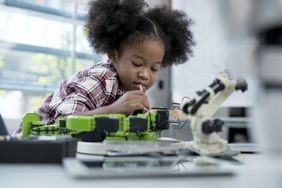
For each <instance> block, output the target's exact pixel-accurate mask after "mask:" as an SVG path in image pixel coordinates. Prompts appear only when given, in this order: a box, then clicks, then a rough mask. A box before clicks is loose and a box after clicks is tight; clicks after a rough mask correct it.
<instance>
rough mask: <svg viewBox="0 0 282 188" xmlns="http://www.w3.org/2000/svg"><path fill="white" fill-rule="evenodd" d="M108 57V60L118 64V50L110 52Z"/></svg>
mask: <svg viewBox="0 0 282 188" xmlns="http://www.w3.org/2000/svg"><path fill="white" fill-rule="evenodd" d="M107 55H108V58H109V60H110V61H111V62H113V63H117V59H118V54H117V51H116V50H112V51H110V52H108V53H107Z"/></svg>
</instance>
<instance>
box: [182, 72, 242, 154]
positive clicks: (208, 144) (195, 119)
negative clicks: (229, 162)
mask: <svg viewBox="0 0 282 188" xmlns="http://www.w3.org/2000/svg"><path fill="white" fill-rule="evenodd" d="M235 90H241V91H242V92H244V91H246V90H247V83H246V81H245V80H244V79H236V80H235V79H232V78H230V76H229V75H228V74H227V73H226V72H222V73H220V74H219V75H218V77H217V78H216V79H215V80H214V81H213V82H212V83H211V84H210V85H209V86H208V87H207V88H205V89H204V90H202V91H200V92H197V94H198V96H197V97H195V98H194V99H192V100H190V101H188V102H185V103H183V104H182V105H181V109H182V111H183V112H184V113H186V114H188V115H190V119H191V129H192V134H193V137H194V138H193V141H192V147H193V148H194V149H196V150H197V151H199V152H200V153H202V154H206V155H214V154H218V153H221V152H223V151H225V150H226V146H227V141H226V140H224V139H222V138H220V137H219V135H218V132H220V131H221V127H222V125H223V122H222V121H221V120H219V119H214V120H211V118H212V116H213V115H214V114H215V112H216V111H217V110H218V108H219V107H220V105H221V104H222V103H223V102H224V101H225V100H226V98H227V97H229V96H230V95H231V93H232V92H234V91H235Z"/></svg>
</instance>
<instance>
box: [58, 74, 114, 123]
mask: <svg viewBox="0 0 282 188" xmlns="http://www.w3.org/2000/svg"><path fill="white" fill-rule="evenodd" d="M116 92H117V80H116V78H109V79H106V80H104V79H101V78H99V77H98V78H97V77H94V76H88V77H85V78H82V79H78V80H73V81H72V82H71V83H69V84H68V86H67V89H66V96H65V97H64V98H63V100H62V102H61V103H60V104H59V105H58V106H57V109H56V118H57V117H59V116H65V115H69V114H73V113H76V112H84V111H89V110H93V109H96V108H99V107H102V106H106V105H108V104H111V103H112V102H113V101H114V99H115V95H116Z"/></svg>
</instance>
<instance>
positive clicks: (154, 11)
mask: <svg viewBox="0 0 282 188" xmlns="http://www.w3.org/2000/svg"><path fill="white" fill-rule="evenodd" d="M147 7H148V5H147V3H146V2H145V1H144V0H95V1H93V0H92V1H90V2H89V10H88V19H87V23H86V25H85V29H86V32H87V35H88V40H89V42H90V45H91V46H92V47H93V48H94V49H95V50H96V52H98V53H99V52H100V53H108V52H110V51H112V50H118V51H120V49H121V48H122V46H123V45H124V44H126V42H132V41H133V40H134V41H140V40H141V41H142V40H144V39H147V38H152V39H157V40H160V41H161V42H162V43H163V44H164V46H165V55H164V59H163V62H162V66H163V67H167V66H170V65H172V64H182V63H185V62H186V61H187V60H188V59H189V56H192V54H193V51H192V47H193V46H194V45H195V42H194V39H193V34H192V32H191V30H190V27H191V25H192V24H193V21H192V20H191V19H190V18H188V17H187V15H186V14H185V13H184V12H182V11H179V10H171V9H169V8H168V7H166V6H161V7H156V8H151V9H146V8H147Z"/></svg>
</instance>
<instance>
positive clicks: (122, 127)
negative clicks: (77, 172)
mask: <svg viewBox="0 0 282 188" xmlns="http://www.w3.org/2000/svg"><path fill="white" fill-rule="evenodd" d="M168 127H169V111H168V110H167V109H157V110H152V111H149V112H147V113H140V114H137V115H129V116H126V115H124V114H97V115H93V116H74V115H71V116H68V117H66V119H64V120H58V121H57V122H56V123H55V124H52V125H47V124H46V123H44V122H42V121H41V118H40V116H39V115H38V114H37V113H27V114H26V115H25V116H24V118H23V121H22V128H23V137H29V136H39V135H55V136H57V135H71V136H74V137H77V138H79V139H80V140H82V141H90V142H99V141H103V140H143V141H157V139H158V135H159V133H160V131H162V130H165V129H168Z"/></svg>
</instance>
